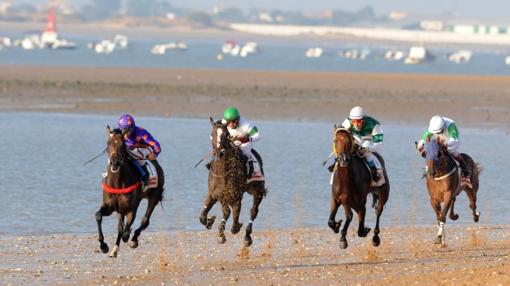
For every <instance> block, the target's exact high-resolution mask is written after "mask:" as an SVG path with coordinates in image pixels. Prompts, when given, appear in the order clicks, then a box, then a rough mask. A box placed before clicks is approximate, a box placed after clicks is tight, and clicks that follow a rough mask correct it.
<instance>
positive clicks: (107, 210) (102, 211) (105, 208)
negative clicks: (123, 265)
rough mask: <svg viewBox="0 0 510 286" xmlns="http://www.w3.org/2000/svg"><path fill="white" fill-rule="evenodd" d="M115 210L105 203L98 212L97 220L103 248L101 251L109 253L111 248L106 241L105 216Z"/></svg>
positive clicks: (100, 243)
mask: <svg viewBox="0 0 510 286" xmlns="http://www.w3.org/2000/svg"><path fill="white" fill-rule="evenodd" d="M112 212H113V210H112V208H110V207H108V206H106V205H105V204H103V205H102V206H101V207H100V208H99V210H98V211H97V212H96V222H97V231H98V233H99V247H100V248H101V252H103V253H107V252H108V250H109V248H108V244H106V243H105V242H104V235H103V227H102V222H103V216H109V215H111V214H112Z"/></svg>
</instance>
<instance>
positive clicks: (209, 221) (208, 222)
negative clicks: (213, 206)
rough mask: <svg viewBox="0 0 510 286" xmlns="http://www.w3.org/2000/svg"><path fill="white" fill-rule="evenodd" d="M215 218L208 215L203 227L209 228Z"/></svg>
mask: <svg viewBox="0 0 510 286" xmlns="http://www.w3.org/2000/svg"><path fill="white" fill-rule="evenodd" d="M215 220H216V216H211V217H208V218H207V223H206V225H205V227H206V228H207V229H211V227H212V226H213V224H214V221H215Z"/></svg>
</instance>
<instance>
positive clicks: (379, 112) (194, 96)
mask: <svg viewBox="0 0 510 286" xmlns="http://www.w3.org/2000/svg"><path fill="white" fill-rule="evenodd" d="M508 87H510V77H496V76H460V75H458V76H452V75H449V76H445V75H429V74H356V73H333V72H267V71H245V70H236V71H231V70H206V69H200V70H192V69H158V68H94V67H90V68H87V67H80V68H77V67H40V66H18V65H12V66H10V65H3V66H1V68H0V111H1V112H12V111H16V112H37V113H40V112H49V113H72V114H108V115H114V116H115V117H117V116H118V115H119V114H121V113H132V114H134V115H135V116H138V115H144V116H153V117H171V118H200V119H204V120H206V119H207V118H208V117H209V116H212V117H214V118H215V119H219V118H220V116H221V114H222V112H223V109H224V108H225V107H226V106H230V105H234V106H237V107H239V109H240V110H241V112H242V114H243V115H245V116H247V117H249V118H252V119H254V120H270V121H292V122H331V124H334V123H339V122H341V121H342V120H343V119H344V118H345V117H346V116H347V114H348V112H349V110H350V109H351V108H352V107H353V106H355V105H361V106H363V107H364V108H365V109H366V110H367V112H368V114H369V115H371V116H373V117H375V118H377V119H378V120H380V121H381V122H383V123H384V122H392V123H396V124H406V123H410V124H415V125H423V128H424V129H425V128H426V126H427V124H428V121H429V119H430V117H431V116H433V115H435V114H442V115H445V116H448V117H451V118H453V119H454V120H456V121H457V123H458V125H459V126H460V128H461V130H462V128H492V129H495V130H497V132H501V133H502V134H506V135H508V133H509V132H510V128H509V127H508V123H509V122H510V116H509V115H510V114H509V112H510V94H509V93H510V90H509V88H508ZM482 176H483V175H482ZM484 191H485V190H484ZM395 195H398V194H397V193H395ZM482 195H489V194H486V193H484V194H480V196H482ZM391 196H392V194H390V200H391ZM462 196H464V195H462ZM169 197H170V198H169V199H171V197H172V194H171V190H169ZM197 200H202V197H200V198H197ZM267 200H268V201H269V200H271V194H270V195H269V196H268V199H267ZM291 200H292V199H291ZM97 203H98V204H99V201H98V202H97ZM266 203H268V202H266ZM303 203H306V202H303ZM423 203H424V204H428V201H425V202H423ZM164 204H165V201H163V205H164ZM94 206H95V205H94ZM264 206H265V205H264V203H263V204H262V205H261V210H260V215H264V216H266V217H269V216H271V214H269V213H265V212H264ZM324 207H325V208H326V209H327V208H328V207H329V202H327V203H326V204H325V205H324ZM459 207H460V208H463V209H468V207H467V206H466V205H461V206H459ZM490 207H491V206H483V205H482V206H479V208H480V209H481V210H482V218H483V216H484V211H485V210H487V209H489V208H490ZM158 208H159V206H158ZM246 208H247V206H246ZM163 211H164V209H163ZM367 211H368V212H373V210H372V209H367ZM430 212H432V210H430ZM487 212H488V211H487ZM340 213H343V212H340ZM301 215H306V214H301ZM412 215H413V214H412V213H409V214H406V216H410V217H412ZM340 217H342V219H343V214H339V215H338V216H337V218H340ZM42 219H44V218H42ZM106 219H108V220H114V217H110V218H105V220H106ZM273 219H274V218H273ZM326 219H327V218H324V224H323V225H324V227H322V228H308V227H297V228H284V229H281V228H276V227H277V226H278V225H277V224H275V225H274V227H275V228H270V229H258V228H257V223H255V224H254V232H253V234H252V237H253V240H254V244H253V245H252V246H251V247H250V248H245V247H244V246H243V233H244V228H243V229H242V230H241V233H240V234H237V235H231V234H230V232H228V233H227V243H226V244H224V245H220V244H218V243H217V241H216V235H217V230H216V225H215V226H214V227H213V229H212V230H210V231H206V230H204V231H185V230H177V231H165V230H162V229H163V226H161V225H158V224H157V223H154V222H153V223H151V226H150V227H149V229H148V230H147V231H145V232H143V233H142V235H141V237H140V245H139V247H138V248H137V249H134V250H133V249H131V248H129V246H128V245H127V244H123V243H122V244H121V249H120V252H119V256H118V257H117V258H110V257H108V256H107V254H102V253H100V250H99V243H98V242H97V234H96V233H34V234H20V235H12V234H9V235H3V236H1V237H0V257H1V258H2V259H0V284H2V285H231V284H232V285H332V284H333V285H508V284H510V259H509V256H510V226H509V225H506V224H504V225H497V224H491V225H486V224H474V223H470V224H458V223H455V222H453V221H448V222H447V224H446V239H447V245H446V246H445V247H440V246H438V245H434V244H433V240H434V238H435V235H436V233H437V228H436V227H435V226H434V222H433V221H431V222H430V225H429V226H413V225H407V226H399V225H398V222H395V221H392V220H390V219H388V218H386V217H385V215H384V213H383V215H382V222H381V233H380V236H381V245H380V246H379V247H377V248H376V247H373V246H372V245H371V236H372V234H373V231H372V232H370V233H369V235H368V237H366V238H358V237H357V236H356V231H357V219H356V218H355V219H354V220H353V223H352V224H351V227H350V229H349V233H348V237H347V239H348V243H349V247H348V248H347V249H345V250H342V249H340V248H339V235H338V234H334V233H333V232H332V231H331V230H330V229H329V228H328V227H327V221H326ZM90 220H91V221H93V213H92V212H91V213H90ZM411 221H412V219H411ZM244 223H247V221H245V222H244ZM196 224H199V222H198V219H196ZM395 224H397V225H395ZM368 226H369V227H373V225H368ZM228 229H230V222H229V223H227V230H228ZM104 231H105V235H106V242H107V243H108V244H109V246H110V249H111V247H112V246H113V245H112V243H113V241H114V238H115V230H114V229H113V228H104Z"/></svg>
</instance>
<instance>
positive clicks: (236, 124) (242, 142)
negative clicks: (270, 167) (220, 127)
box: [222, 107, 263, 182]
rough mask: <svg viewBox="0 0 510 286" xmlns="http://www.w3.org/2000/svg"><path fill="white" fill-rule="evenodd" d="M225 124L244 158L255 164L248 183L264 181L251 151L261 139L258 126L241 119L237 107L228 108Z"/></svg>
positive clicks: (225, 113)
mask: <svg viewBox="0 0 510 286" xmlns="http://www.w3.org/2000/svg"><path fill="white" fill-rule="evenodd" d="M222 123H223V124H227V129H228V132H229V134H230V136H231V138H232V141H233V142H234V144H235V145H236V146H239V148H240V149H241V151H242V152H243V154H244V156H246V157H247V158H248V162H249V163H250V164H253V173H252V174H251V177H250V178H249V179H248V182H250V181H254V180H263V176H262V172H261V171H260V164H259V162H258V161H257V159H256V158H255V156H253V153H252V152H251V149H252V148H253V144H252V143H253V142H257V141H259V140H260V139H261V136H260V132H259V130H258V129H257V127H256V126H254V125H253V124H251V123H250V122H249V121H248V120H246V118H244V117H241V116H240V114H239V111H238V110H237V108H235V107H228V108H227V109H225V112H223V120H222Z"/></svg>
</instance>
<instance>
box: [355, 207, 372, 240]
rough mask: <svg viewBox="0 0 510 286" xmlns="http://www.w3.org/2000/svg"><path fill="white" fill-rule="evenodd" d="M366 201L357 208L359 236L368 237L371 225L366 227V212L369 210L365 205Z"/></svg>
mask: <svg viewBox="0 0 510 286" xmlns="http://www.w3.org/2000/svg"><path fill="white" fill-rule="evenodd" d="M365 204H366V202H365V203H363V204H362V205H361V207H360V208H359V209H358V210H356V212H357V213H358V220H359V227H358V236H359V237H366V236H367V235H368V233H369V232H370V228H369V227H365V213H366V212H367V209H366V207H365Z"/></svg>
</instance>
